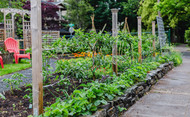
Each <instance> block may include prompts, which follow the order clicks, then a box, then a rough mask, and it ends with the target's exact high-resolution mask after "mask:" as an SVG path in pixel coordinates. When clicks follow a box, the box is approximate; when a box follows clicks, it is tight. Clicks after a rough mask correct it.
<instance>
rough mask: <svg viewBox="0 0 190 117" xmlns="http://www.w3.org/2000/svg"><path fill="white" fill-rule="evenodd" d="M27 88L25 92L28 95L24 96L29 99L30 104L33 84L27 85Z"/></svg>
mask: <svg viewBox="0 0 190 117" xmlns="http://www.w3.org/2000/svg"><path fill="white" fill-rule="evenodd" d="M25 86H26V87H27V89H26V90H25V92H28V94H26V95H24V96H23V98H26V99H29V102H30V104H31V103H32V100H33V98H32V84H30V83H29V84H27V85H25Z"/></svg>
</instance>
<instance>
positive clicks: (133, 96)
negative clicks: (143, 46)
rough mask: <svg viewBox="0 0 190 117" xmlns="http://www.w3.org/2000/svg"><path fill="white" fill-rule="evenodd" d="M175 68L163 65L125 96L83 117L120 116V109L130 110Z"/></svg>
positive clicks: (127, 91) (170, 63)
mask: <svg viewBox="0 0 190 117" xmlns="http://www.w3.org/2000/svg"><path fill="white" fill-rule="evenodd" d="M173 68H174V63H173V62H169V63H164V64H161V65H160V66H159V67H158V68H157V69H156V70H152V71H150V73H148V74H147V76H146V78H145V82H139V83H137V84H135V85H134V86H132V87H131V88H129V89H127V90H126V91H125V92H124V95H122V96H120V97H117V98H115V99H114V100H113V101H109V102H108V104H106V105H101V106H100V107H99V110H98V111H96V112H95V113H94V114H93V115H87V116H82V117H118V116H119V114H120V111H119V108H122V107H124V108H129V107H130V106H132V105H133V104H134V103H135V102H136V101H137V100H139V99H140V98H141V97H143V96H144V94H145V93H146V92H148V91H150V89H151V87H152V86H153V85H154V84H156V82H157V81H158V80H159V79H161V78H162V77H163V76H164V75H165V74H166V73H167V72H168V71H170V70H172V69H173Z"/></svg>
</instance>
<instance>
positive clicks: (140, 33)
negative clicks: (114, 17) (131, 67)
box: [137, 16, 142, 63]
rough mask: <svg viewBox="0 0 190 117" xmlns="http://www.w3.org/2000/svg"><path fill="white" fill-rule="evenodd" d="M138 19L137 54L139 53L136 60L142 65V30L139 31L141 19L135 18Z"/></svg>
mask: <svg viewBox="0 0 190 117" xmlns="http://www.w3.org/2000/svg"><path fill="white" fill-rule="evenodd" d="M137 19H138V38H139V42H138V52H139V58H138V61H139V62H140V63H142V38H141V35H142V31H141V30H142V29H141V24H142V23H141V17H140V16H139V17H137Z"/></svg>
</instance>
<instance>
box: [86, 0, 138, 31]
mask: <svg viewBox="0 0 190 117" xmlns="http://www.w3.org/2000/svg"><path fill="white" fill-rule="evenodd" d="M88 2H89V3H90V4H91V6H92V7H93V8H94V9H95V10H94V14H95V26H96V28H97V29H102V28H103V26H104V25H105V24H107V26H106V30H107V31H110V30H111V29H112V14H111V9H112V8H117V9H119V12H118V22H120V23H123V22H124V21H125V17H128V19H129V20H128V21H129V22H130V23H129V24H130V27H131V28H134V27H135V28H134V29H136V22H135V21H136V20H137V19H136V16H137V10H135V9H137V7H138V4H139V0H88ZM120 28H123V27H120Z"/></svg>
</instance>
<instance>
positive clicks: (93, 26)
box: [90, 14, 96, 32]
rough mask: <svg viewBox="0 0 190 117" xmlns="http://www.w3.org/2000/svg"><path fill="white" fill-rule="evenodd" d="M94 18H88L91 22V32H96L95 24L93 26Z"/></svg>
mask: <svg viewBox="0 0 190 117" xmlns="http://www.w3.org/2000/svg"><path fill="white" fill-rule="evenodd" d="M94 17H95V15H94V14H93V15H92V16H90V18H91V20H92V29H91V30H92V31H95V32H96V28H95V24H94Z"/></svg>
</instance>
